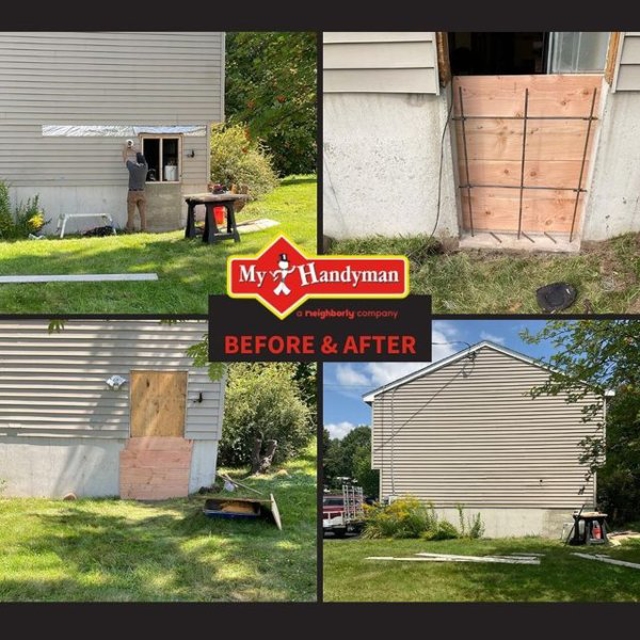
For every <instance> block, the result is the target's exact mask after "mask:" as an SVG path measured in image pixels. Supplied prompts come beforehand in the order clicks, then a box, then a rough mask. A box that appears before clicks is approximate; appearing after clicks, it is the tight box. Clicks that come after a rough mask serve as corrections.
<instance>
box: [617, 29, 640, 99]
mask: <svg viewBox="0 0 640 640" xmlns="http://www.w3.org/2000/svg"><path fill="white" fill-rule="evenodd" d="M620 47H621V51H620V54H619V66H618V75H617V79H616V91H640V31H626V32H624V33H623V36H622V41H621V42H620Z"/></svg>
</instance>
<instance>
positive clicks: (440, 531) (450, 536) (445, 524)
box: [422, 520, 462, 540]
mask: <svg viewBox="0 0 640 640" xmlns="http://www.w3.org/2000/svg"><path fill="white" fill-rule="evenodd" d="M422 537H423V538H424V539H425V540H456V539H457V538H460V537H462V536H461V535H460V532H459V531H458V529H456V527H455V526H454V525H452V524H451V523H450V522H449V521H447V520H439V521H438V522H436V524H435V526H433V527H431V528H430V529H427V530H426V531H425V532H424V534H423V536H422Z"/></svg>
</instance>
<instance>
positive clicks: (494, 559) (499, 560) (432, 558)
mask: <svg viewBox="0 0 640 640" xmlns="http://www.w3.org/2000/svg"><path fill="white" fill-rule="evenodd" d="M366 559H367V560H398V561H405V562H489V563H496V564H538V565H539V564H540V558H538V557H534V556H510V557H507V556H460V555H454V554H440V553H426V552H425V553H416V557H406V558H402V557H401V558H397V557H391V556H372V557H369V558H366Z"/></svg>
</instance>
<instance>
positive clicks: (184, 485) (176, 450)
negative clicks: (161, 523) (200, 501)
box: [120, 436, 193, 500]
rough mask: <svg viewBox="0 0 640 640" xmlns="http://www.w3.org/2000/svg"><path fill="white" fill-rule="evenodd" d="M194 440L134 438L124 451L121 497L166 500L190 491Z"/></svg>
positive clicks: (184, 495) (121, 454)
mask: <svg viewBox="0 0 640 640" xmlns="http://www.w3.org/2000/svg"><path fill="white" fill-rule="evenodd" d="M192 449H193V441H192V440H185V439H184V438H179V437H167V436H147V437H141V438H130V439H129V440H128V441H127V445H126V447H125V448H124V449H123V450H122V451H121V452H120V497H121V498H129V499H133V500H166V499H168V498H180V497H186V496H187V495H188V494H189V476H190V473H191V454H192Z"/></svg>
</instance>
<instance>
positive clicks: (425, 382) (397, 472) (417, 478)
mask: <svg viewBox="0 0 640 640" xmlns="http://www.w3.org/2000/svg"><path fill="white" fill-rule="evenodd" d="M547 378H548V372H547V371H545V370H543V369H541V368H539V367H536V366H534V365H532V364H528V363H526V362H522V361H520V360H518V359H516V358H514V357H512V356H510V355H507V354H504V353H501V352H498V351H495V350H493V349H491V348H488V347H483V348H481V349H479V350H478V351H477V352H476V357H475V361H473V362H472V361H470V360H466V359H463V360H458V361H455V362H452V363H450V364H448V365H446V366H444V367H443V368H441V369H439V370H437V371H434V372H432V373H430V374H427V375H424V376H421V377H418V378H415V379H414V380H411V381H409V382H407V383H406V384H404V385H401V386H399V387H397V388H396V389H393V390H390V391H387V392H385V393H382V394H380V395H378V396H377V397H376V399H375V402H374V405H373V425H374V429H373V463H374V467H376V468H379V469H381V485H382V486H381V489H382V495H383V496H387V495H390V494H391V493H395V494H396V495H402V494H413V495H416V496H418V497H420V498H421V499H423V500H431V501H433V502H434V504H435V505H436V506H438V507H455V506H456V504H458V503H462V504H464V505H465V506H466V507H470V508H471V507H475V508H480V507H487V508H488V507H497V508H504V507H512V508H515V507H520V508H526V507H531V508H544V509H551V508H567V509H573V508H577V507H579V506H580V505H581V504H582V503H592V502H593V499H594V496H593V492H594V486H593V481H586V480H585V474H586V472H587V469H586V468H585V467H584V466H582V465H580V463H579V460H578V457H579V454H580V448H579V446H578V443H579V441H580V440H581V439H582V438H584V437H585V436H586V435H587V434H590V433H594V427H593V426H587V425H585V424H584V423H582V421H581V418H582V413H581V410H582V407H583V406H584V405H585V404H589V403H591V402H593V401H594V400H595V398H594V397H590V398H588V399H587V400H585V401H584V402H581V403H577V404H567V403H565V401H564V397H563V396H557V397H552V396H540V397H539V398H537V399H532V398H530V397H528V396H526V395H525V394H526V393H527V392H528V391H529V390H530V389H531V388H532V387H534V386H536V385H539V384H542V383H543V382H544V381H545V380H546V379H547ZM394 393H395V395H394ZM392 423H393V424H394V425H395V428H394V430H393V432H394V433H395V436H394V438H393V440H391V438H390V437H391V434H392ZM383 443H384V446H382V444H383ZM392 443H393V444H392ZM392 470H393V480H394V482H393V483H392V481H391V476H392Z"/></svg>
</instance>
